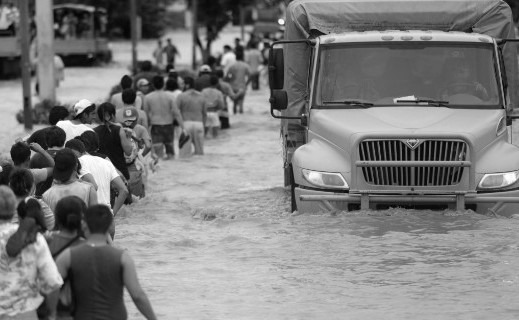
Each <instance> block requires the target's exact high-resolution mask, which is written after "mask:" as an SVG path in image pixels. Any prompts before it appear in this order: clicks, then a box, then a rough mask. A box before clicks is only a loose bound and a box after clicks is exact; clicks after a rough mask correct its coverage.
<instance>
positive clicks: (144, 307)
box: [121, 251, 157, 320]
mask: <svg viewBox="0 0 519 320" xmlns="http://www.w3.org/2000/svg"><path fill="white" fill-rule="evenodd" d="M121 264H122V269H123V283H124V286H125V287H126V289H127V290H128V293H129V294H130V296H131V297H132V300H133V303H135V306H136V307H137V309H139V311H140V312H141V314H142V315H143V316H144V317H145V318H146V319H148V320H155V319H157V318H156V317H155V313H154V312H153V308H152V307H151V303H150V301H149V300H148V296H147V295H146V293H145V292H144V290H143V289H142V287H141V285H140V284H139V279H138V278H137V271H136V270H135V263H134V262H133V259H132V258H131V257H130V255H129V254H128V252H126V251H125V252H123V254H122V256H121Z"/></svg>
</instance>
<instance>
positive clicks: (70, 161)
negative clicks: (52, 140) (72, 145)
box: [54, 148, 79, 183]
mask: <svg viewBox="0 0 519 320" xmlns="http://www.w3.org/2000/svg"><path fill="white" fill-rule="evenodd" d="M78 162H79V161H78V159H77V156H76V154H75V153H74V151H72V150H71V149H68V148H65V149H62V150H60V151H58V152H57V153H56V157H55V158H54V180H57V181H58V182H62V183H63V182H67V181H69V180H70V179H71V178H72V176H73V174H75V172H76V169H77V167H78Z"/></svg>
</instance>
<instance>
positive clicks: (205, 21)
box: [189, 0, 283, 62]
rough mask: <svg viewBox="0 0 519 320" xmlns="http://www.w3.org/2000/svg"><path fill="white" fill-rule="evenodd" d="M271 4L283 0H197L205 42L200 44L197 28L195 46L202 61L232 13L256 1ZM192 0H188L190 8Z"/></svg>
mask: <svg viewBox="0 0 519 320" xmlns="http://www.w3.org/2000/svg"><path fill="white" fill-rule="evenodd" d="M260 2H261V3H263V4H267V5H273V4H276V3H280V2H283V0H198V8H199V9H198V17H197V18H198V21H199V24H200V25H204V27H205V29H206V38H205V44H202V41H201V39H200V36H199V34H198V30H195V32H196V39H197V46H198V48H199V49H200V51H201V52H202V59H203V61H204V62H206V61H207V58H208V57H209V56H210V55H211V45H212V43H213V42H214V41H215V40H216V39H217V38H218V35H219V34H220V32H221V31H222V29H223V28H224V27H225V26H226V25H227V24H228V23H229V22H231V21H232V13H233V12H235V13H237V12H239V9H242V10H243V9H246V8H247V7H250V6H252V5H256V4H258V3H260ZM192 4H193V1H192V0H189V7H190V8H192Z"/></svg>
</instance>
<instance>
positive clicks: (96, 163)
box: [79, 154, 119, 207]
mask: <svg viewBox="0 0 519 320" xmlns="http://www.w3.org/2000/svg"><path fill="white" fill-rule="evenodd" d="M79 162H81V168H82V169H85V170H87V171H89V172H90V173H92V176H94V179H95V180H96V183H97V202H98V203H99V204H106V205H107V206H108V207H111V206H110V182H112V180H113V179H115V178H117V177H118V176H119V174H118V173H117V170H116V169H115V167H114V165H113V164H112V162H110V161H109V160H106V159H103V158H100V157H96V156H92V155H89V154H85V155H82V156H81V157H79Z"/></svg>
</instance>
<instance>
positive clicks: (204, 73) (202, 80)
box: [195, 64, 212, 92]
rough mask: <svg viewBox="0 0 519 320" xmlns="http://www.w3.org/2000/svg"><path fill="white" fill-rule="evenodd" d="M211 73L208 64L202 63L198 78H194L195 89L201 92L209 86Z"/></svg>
mask: <svg viewBox="0 0 519 320" xmlns="http://www.w3.org/2000/svg"><path fill="white" fill-rule="evenodd" d="M211 74H212V70H211V67H210V66H209V65H207V64H204V65H203V66H201V67H200V70H199V72H198V78H196V80H195V89H196V90H197V91H200V92H202V90H204V89H205V88H209V87H210V86H211Z"/></svg>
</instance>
